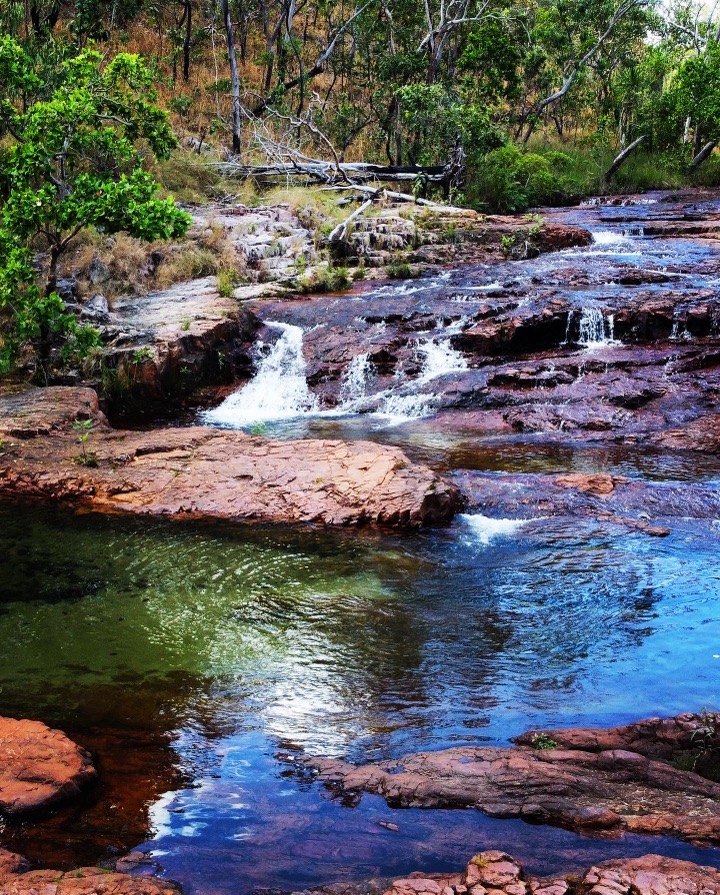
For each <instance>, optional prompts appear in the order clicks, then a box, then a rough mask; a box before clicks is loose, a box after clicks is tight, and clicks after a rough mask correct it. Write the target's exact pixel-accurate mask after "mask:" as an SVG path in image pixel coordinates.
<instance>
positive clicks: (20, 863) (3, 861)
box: [0, 848, 30, 881]
mask: <svg viewBox="0 0 720 895" xmlns="http://www.w3.org/2000/svg"><path fill="white" fill-rule="evenodd" d="M29 869H30V864H29V863H28V862H27V861H26V860H25V858H23V856H22V855H16V854H15V853H14V852H11V851H8V850H7V849H5V848H0V881H2V878H3V877H4V876H8V875H9V874H11V873H22V872H24V871H25V870H29Z"/></svg>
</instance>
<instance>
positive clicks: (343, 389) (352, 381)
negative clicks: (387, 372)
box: [340, 354, 375, 410]
mask: <svg viewBox="0 0 720 895" xmlns="http://www.w3.org/2000/svg"><path fill="white" fill-rule="evenodd" d="M374 372H375V368H374V366H373V363H372V361H371V360H370V356H369V355H368V354H356V355H355V357H354V358H353V359H352V360H351V361H350V363H349V364H348V366H347V369H346V370H345V373H344V374H343V379H342V385H341V386H340V398H341V403H342V406H343V407H344V408H345V409H346V410H351V409H352V408H353V406H354V405H355V404H357V402H358V401H361V400H362V399H363V398H364V397H365V394H366V392H367V387H368V382H369V380H370V378H371V377H372V375H373V374H374Z"/></svg>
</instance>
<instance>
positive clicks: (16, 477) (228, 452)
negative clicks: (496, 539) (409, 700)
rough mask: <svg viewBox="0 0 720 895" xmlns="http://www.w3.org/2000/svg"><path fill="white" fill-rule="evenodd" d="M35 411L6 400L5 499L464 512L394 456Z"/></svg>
mask: <svg viewBox="0 0 720 895" xmlns="http://www.w3.org/2000/svg"><path fill="white" fill-rule="evenodd" d="M30 400H31V404H32V407H33V408H34V410H33V415H32V417H31V422H30V425H28V424H27V420H26V418H25V416H24V411H23V409H22V407H23V405H22V403H20V404H18V398H17V396H16V395H13V396H12V397H11V399H10V400H9V401H8V402H6V400H5V399H4V398H0V439H2V441H3V447H2V453H0V492H3V493H5V494H8V495H13V496H34V497H38V498H46V499H52V500H68V501H75V502H79V503H82V504H85V505H88V506H90V507H92V508H93V509H97V510H100V511H113V510H115V511H125V512H132V513H139V514H147V515H155V516H182V517H184V518H198V517H203V518H215V519H229V520H235V521H257V522H277V523H280V522H282V523H297V522H306V523H321V524H325V525H361V524H363V523H377V524H382V525H390V526H401V527H411V528H412V527H420V526H423V525H433V524H442V523H444V522H447V521H449V520H450V519H451V518H452V516H453V514H454V513H455V511H456V510H457V509H458V508H459V506H460V495H459V492H458V490H457V488H455V487H454V486H453V485H450V484H448V483H446V482H445V481H444V480H443V479H441V478H440V477H439V476H438V475H436V474H435V473H433V472H432V471H431V470H430V469H428V468H427V467H424V466H420V465H415V464H412V463H410V461H409V460H408V459H407V457H406V456H405V455H404V454H403V453H402V451H401V450H399V449H398V448H393V447H382V446H379V445H376V444H371V443H368V442H354V443H352V444H346V443H344V442H341V441H321V440H316V441H309V440H308V441H296V442H276V441H272V440H270V439H267V438H263V437H251V436H248V435H245V434H244V433H242V432H230V431H219V430H216V429H208V428H201V427H193V428H177V429H163V430H155V431H151V432H132V431H118V430H114V429H111V428H110V427H109V426H108V425H107V423H106V422H105V420H104V418H103V417H102V415H101V414H100V413H99V411H98V403H97V396H96V395H95V393H94V392H93V391H91V390H89V389H72V388H66V389H63V390H62V393H58V391H57V390H55V389H45V390H42V391H39V392H35V393H33V394H32V397H31V399H30ZM44 401H47V402H48V406H49V408H50V410H51V415H50V417H49V419H48V420H47V421H43V420H42V410H41V408H42V406H43V402H44ZM61 408H64V410H63V409H61ZM80 418H84V419H87V420H90V421H92V423H93V428H92V429H91V430H89V435H88V438H87V440H86V441H85V442H84V443H81V441H80V438H81V437H82V435H81V436H80V437H79V436H78V432H77V431H76V430H74V429H73V424H74V421H75V420H77V419H80ZM38 433H39V434H38ZM83 434H84V433H83Z"/></svg>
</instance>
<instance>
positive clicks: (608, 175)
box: [603, 134, 647, 180]
mask: <svg viewBox="0 0 720 895" xmlns="http://www.w3.org/2000/svg"><path fill="white" fill-rule="evenodd" d="M646 139H647V134H643V135H642V137H638V138H637V140H635V141H634V142H632V143H631V144H630V145H629V146H628V147H627V149H623V151H622V152H621V153H620V155H618V156H617V158H616V159H615V161H614V162H613V163H612V165H610V167H609V168H608V169H607V171H606V172H605V173H604V174H603V180H610V178H611V177H612V176H613V174H615V172H616V171H617V170H618V168H619V167H620V165H622V164H623V163H624V162H625V160H626V159H627V158H628V157H629V156H630V154H631V153H633V152H635V150H636V149H637V148H638V146H640V144H641V143H644V142H645V140H646Z"/></svg>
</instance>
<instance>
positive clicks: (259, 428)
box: [250, 423, 267, 436]
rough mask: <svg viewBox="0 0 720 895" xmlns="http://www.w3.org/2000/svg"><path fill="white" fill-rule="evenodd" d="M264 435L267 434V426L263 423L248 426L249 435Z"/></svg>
mask: <svg viewBox="0 0 720 895" xmlns="http://www.w3.org/2000/svg"><path fill="white" fill-rule="evenodd" d="M266 433H267V426H266V424H265V423H253V425H252V426H250V434H251V435H257V436H262V435H265V434H266Z"/></svg>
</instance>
